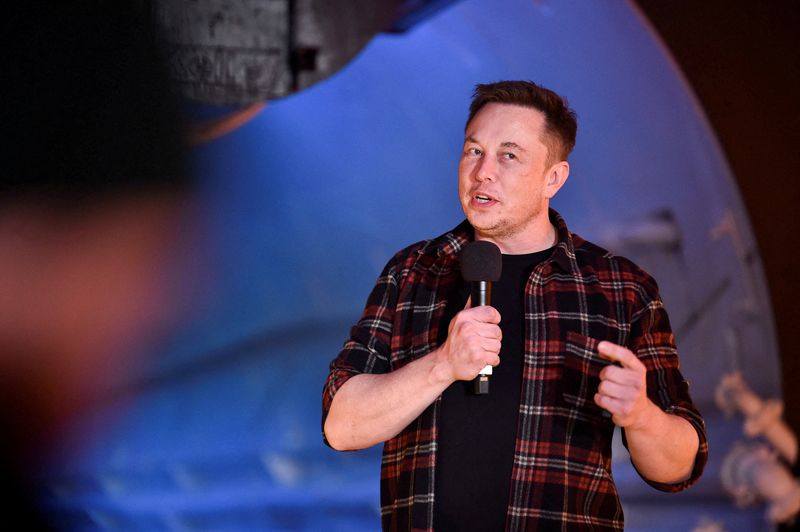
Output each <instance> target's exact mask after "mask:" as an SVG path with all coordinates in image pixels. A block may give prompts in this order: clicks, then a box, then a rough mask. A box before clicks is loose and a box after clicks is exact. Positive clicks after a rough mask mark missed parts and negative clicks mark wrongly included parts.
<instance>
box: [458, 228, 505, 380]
mask: <svg viewBox="0 0 800 532" xmlns="http://www.w3.org/2000/svg"><path fill="white" fill-rule="evenodd" d="M502 269H503V258H502V255H501V253H500V248H498V247H497V246H496V245H495V244H493V243H492V242H488V241H486V240H476V241H475V242H470V243H469V244H467V245H466V246H464V251H462V252H461V276H462V277H463V278H464V280H465V281H467V282H469V283H472V285H471V287H470V294H471V296H472V306H473V307H480V306H484V305H491V304H492V283H493V282H496V281H498V280H499V279H500V273H501V271H502ZM491 374H492V366H490V365H488V364H487V366H486V367H485V368H483V369H482V370H481V372H480V373H479V374H478V376H477V377H475V379H474V380H473V381H472V382H473V390H472V391H473V393H475V394H476V395H483V394H487V393H489V375H491Z"/></svg>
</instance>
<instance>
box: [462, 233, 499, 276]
mask: <svg viewBox="0 0 800 532" xmlns="http://www.w3.org/2000/svg"><path fill="white" fill-rule="evenodd" d="M502 269H503V258H502V255H501V253H500V248H499V247H497V245H495V244H493V243H492V242H488V241H486V240H476V241H474V242H470V243H469V244H467V245H466V246H464V250H463V251H462V252H461V275H462V276H463V277H464V280H465V281H468V282H473V281H492V282H495V281H498V280H499V279H500V273H501V271H502Z"/></svg>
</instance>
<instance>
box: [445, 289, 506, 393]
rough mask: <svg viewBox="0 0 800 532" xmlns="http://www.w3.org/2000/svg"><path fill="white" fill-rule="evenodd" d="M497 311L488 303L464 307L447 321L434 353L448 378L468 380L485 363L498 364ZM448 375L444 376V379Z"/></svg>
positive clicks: (498, 335) (501, 336) (499, 343)
mask: <svg viewBox="0 0 800 532" xmlns="http://www.w3.org/2000/svg"><path fill="white" fill-rule="evenodd" d="M499 323H500V313H499V312H497V309H495V308H494V307H490V306H480V307H473V308H469V302H467V308H465V309H464V310H462V311H461V312H459V313H458V314H456V315H455V316H454V317H453V319H452V320H450V326H449V328H448V332H447V340H446V341H445V342H444V344H442V346H441V347H440V348H439V350H438V353H437V355H438V356H439V358H440V362H441V363H442V368H443V371H444V372H446V373H449V375H448V376H449V377H450V379H451V380H462V381H469V380H472V379H474V378H475V377H476V376H477V375H478V373H479V372H480V371H481V370H482V369H483V368H484V367H485V366H486V365H487V364H489V365H491V366H496V365H498V364H499V363H500V356H499V354H500V346H501V340H502V338H503V333H502V332H501V330H500V326H499V325H498V324H499ZM448 376H444V375H443V377H444V378H447V377H448Z"/></svg>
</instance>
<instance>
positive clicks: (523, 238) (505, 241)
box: [475, 216, 558, 255]
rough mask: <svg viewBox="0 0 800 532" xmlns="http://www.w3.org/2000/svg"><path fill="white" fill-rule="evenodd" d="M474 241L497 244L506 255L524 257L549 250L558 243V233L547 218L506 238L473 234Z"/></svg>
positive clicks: (477, 232) (478, 233)
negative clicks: (486, 241) (527, 254)
mask: <svg viewBox="0 0 800 532" xmlns="http://www.w3.org/2000/svg"><path fill="white" fill-rule="evenodd" d="M475 240H488V241H490V242H493V243H495V244H497V247H499V248H500V251H501V252H502V253H504V254H506V255H524V254H526V253H536V252H537V251H542V250H545V249H549V248H551V247H553V246H555V245H556V243H557V242H558V231H557V230H556V228H555V226H554V225H553V224H552V223H551V222H550V217H549V216H544V217H543V219H541V220H537V221H536V222H535V223H532V224H531V226H529V227H528V228H527V229H526V230H525V231H521V232H519V233H517V234H514V235H510V236H506V237H495V236H489V235H482V234H481V233H480V232H479V231H476V232H475Z"/></svg>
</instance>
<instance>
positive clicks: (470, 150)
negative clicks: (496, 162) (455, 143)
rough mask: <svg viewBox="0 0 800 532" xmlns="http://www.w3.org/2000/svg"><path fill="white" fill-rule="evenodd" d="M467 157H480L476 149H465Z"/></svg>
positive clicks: (479, 152) (479, 151)
mask: <svg viewBox="0 0 800 532" xmlns="http://www.w3.org/2000/svg"><path fill="white" fill-rule="evenodd" d="M467 155H474V156H476V157H478V156H480V155H481V150H479V149H478V148H467Z"/></svg>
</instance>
